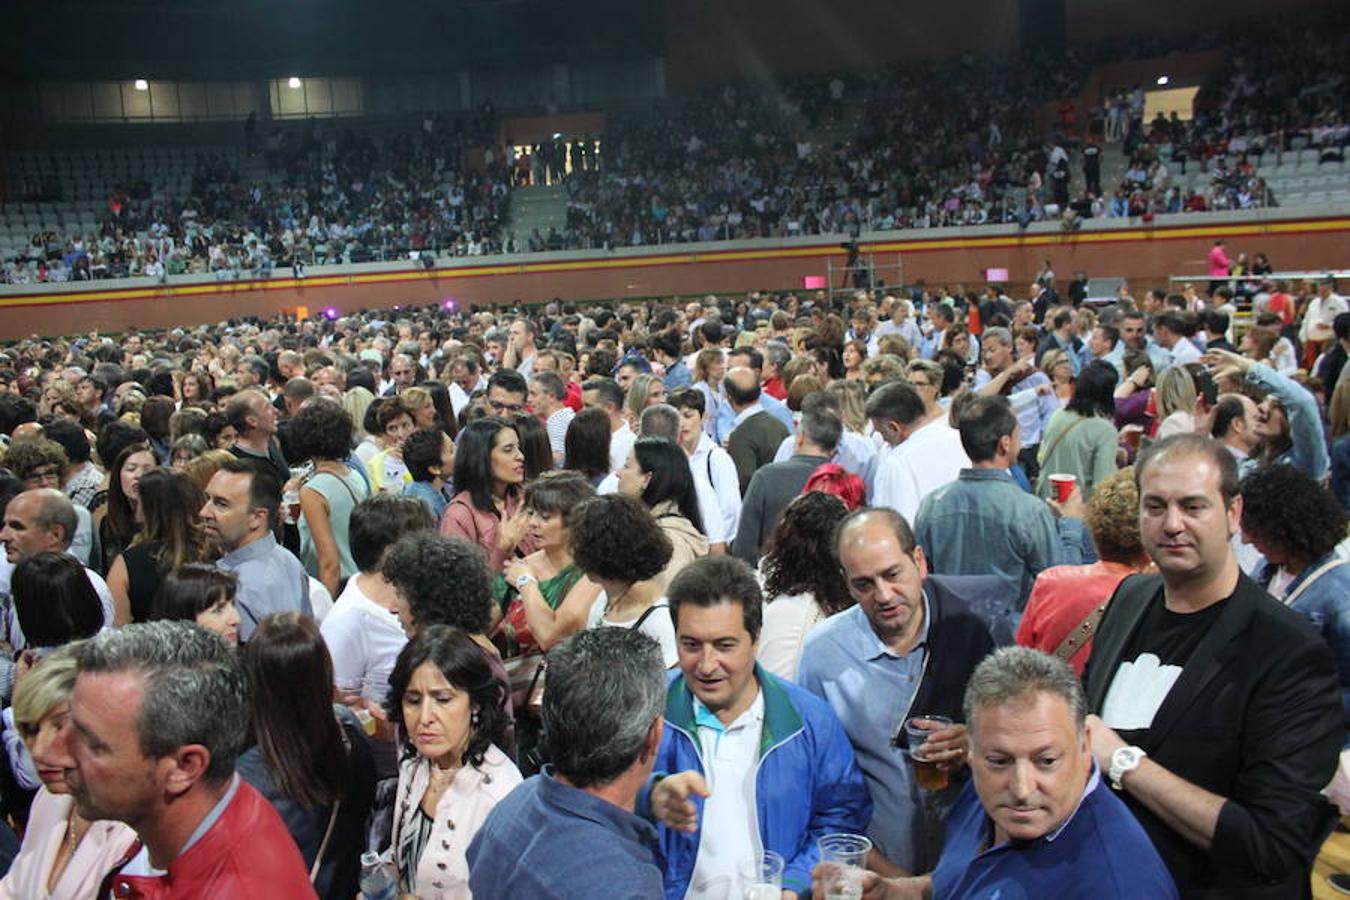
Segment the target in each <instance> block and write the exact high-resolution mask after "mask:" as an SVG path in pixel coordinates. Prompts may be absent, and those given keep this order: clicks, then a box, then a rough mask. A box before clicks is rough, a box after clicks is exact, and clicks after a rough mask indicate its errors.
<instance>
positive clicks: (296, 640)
mask: <svg viewBox="0 0 1350 900" xmlns="http://www.w3.org/2000/svg"><path fill="white" fill-rule="evenodd" d="M241 652H242V655H243V664H244V675H245V676H246V677H247V679H248V693H249V737H250V739H251V741H250V742H251V743H252V746H251V747H250V748H249V749H247V750H245V751H244V752H243V753H242V754H241V755H240V757H239V761H238V763H237V764H236V768H237V770H238V772H239V775H240V777H242V778H243V779H244V780H245V781H247V782H248V783H249V784H251V785H253V787H255V788H257V789H258V791H259V792H260V793H261V794H262V795H263V796H264V797H266V798H267V799H268V800H269V801H270V802H271V803H272V805H273V806H274V807H276V810H277V812H278V813H279V814H280V815H281V818H282V821H284V822H285V823H286V829H287V830H288V831H289V832H290V833H291V837H292V838H294V839H295V843H296V846H297V847H299V849H300V855H301V856H303V857H304V859H305V865H306V866H308V867H310V880H311V881H312V882H313V883H314V889H315V892H316V893H317V894H318V895H319V896H320V897H331V898H342V900H346V898H349V897H353V896H355V895H356V892H357V890H358V889H359V882H360V878H361V865H360V856H361V851H362V850H363V849H364V848H365V843H366V834H365V822H366V815H367V814H368V813H369V812H370V804H371V801H372V800H373V798H374V794H375V767H374V764H373V763H372V762H371V758H370V749H369V748H368V747H367V746H366V741H365V735H364V733H363V731H362V729H361V725H360V723H359V722H358V721H357V720H356V717H355V716H354V715H352V714H351V712H350V711H348V710H347V708H346V707H345V706H341V705H335V704H334V703H333V662H332V660H331V659H330V658H329V656H328V648H327V647H325V646H324V642H323V638H322V637H320V635H319V626H318V625H317V624H315V622H314V620H313V619H311V618H310V617H309V616H303V615H301V614H299V613H278V614H276V615H272V616H268V617H267V618H265V619H263V620H262V621H261V622H259V623H258V627H257V629H256V630H255V631H254V632H253V635H252V637H250V638H249V641H248V643H247V644H245V645H244V648H243V650H242V651H241Z"/></svg>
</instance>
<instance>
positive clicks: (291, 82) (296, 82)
mask: <svg viewBox="0 0 1350 900" xmlns="http://www.w3.org/2000/svg"><path fill="white" fill-rule="evenodd" d="M286 86H287V87H289V88H291V89H292V90H294V89H296V88H298V87H300V79H299V78H297V77H296V76H294V75H292V76H291V77H290V78H287V79H286Z"/></svg>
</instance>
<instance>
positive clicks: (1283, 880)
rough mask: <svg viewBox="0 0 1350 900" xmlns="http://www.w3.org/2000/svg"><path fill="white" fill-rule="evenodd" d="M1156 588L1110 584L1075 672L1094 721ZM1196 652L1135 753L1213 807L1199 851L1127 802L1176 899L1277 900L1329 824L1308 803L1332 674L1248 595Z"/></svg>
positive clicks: (1156, 597)
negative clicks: (1212, 824) (1219, 802)
mask: <svg viewBox="0 0 1350 900" xmlns="http://www.w3.org/2000/svg"><path fill="white" fill-rule="evenodd" d="M1161 588H1162V578H1161V576H1159V575H1132V576H1130V577H1129V578H1126V579H1125V580H1124V581H1123V582H1121V584H1120V586H1119V587H1118V588H1116V592H1115V594H1114V595H1113V596H1112V599H1111V602H1110V605H1109V606H1108V607H1107V610H1106V614H1105V616H1103V618H1102V621H1101V624H1100V625H1099V626H1098V628H1097V633H1096V636H1095V638H1094V640H1093V644H1092V656H1091V657H1090V658H1089V660H1088V664H1087V669H1086V671H1085V673H1084V681H1085V683H1086V687H1087V699H1088V709H1089V710H1090V711H1091V712H1100V711H1101V708H1102V703H1103V701H1104V700H1105V698H1106V692H1107V690H1108V689H1109V688H1110V686H1111V681H1112V679H1113V678H1114V677H1115V674H1116V670H1117V668H1119V666H1120V664H1121V662H1122V659H1121V656H1122V654H1123V653H1124V652H1125V647H1126V644H1127V643H1128V642H1129V639H1130V637H1131V635H1132V634H1133V633H1134V632H1135V630H1136V629H1137V628H1138V626H1139V623H1140V621H1141V620H1142V619H1143V616H1144V613H1145V611H1146V610H1147V609H1148V608H1149V606H1150V604H1153V603H1161V602H1163V601H1162V593H1161ZM1224 602H1225V608H1224V610H1223V611H1222V612H1221V613H1220V614H1219V617H1218V618H1217V619H1216V620H1215V621H1214V623H1213V625H1212V626H1211V628H1210V631H1209V633H1208V634H1207V635H1206V636H1205V637H1204V639H1203V640H1202V641H1201V642H1200V645H1199V647H1197V648H1196V650H1195V653H1194V654H1193V655H1192V657H1191V659H1190V660H1189V661H1188V662H1187V663H1186V666H1185V668H1184V669H1183V670H1182V673H1181V676H1180V677H1179V678H1178V679H1177V681H1176V684H1174V685H1173V686H1172V690H1171V691H1170V692H1169V693H1168V695H1167V698H1166V699H1165V700H1164V701H1163V704H1162V706H1161V707H1159V709H1158V712H1157V715H1156V716H1154V719H1153V725H1152V726H1151V727H1150V728H1149V731H1148V735H1147V737H1146V738H1144V739H1143V740H1142V741H1141V742H1140V746H1141V747H1142V748H1143V749H1144V750H1145V751H1146V752H1147V753H1148V755H1149V757H1150V758H1151V759H1153V760H1154V761H1155V762H1157V763H1158V764H1159V765H1161V766H1163V767H1164V768H1165V769H1167V770H1168V771H1170V772H1172V773H1174V774H1175V775H1178V776H1179V777H1181V778H1184V779H1186V780H1187V781H1189V782H1191V783H1192V784H1195V785H1197V786H1199V787H1201V788H1204V789H1205V790H1207V791H1210V792H1212V793H1215V794H1218V795H1220V796H1222V797H1225V798H1227V801H1228V802H1227V803H1225V804H1224V806H1223V809H1222V811H1221V812H1220V813H1219V821H1218V826H1217V828H1216V831H1215V835H1214V841H1213V843H1212V846H1211V848H1210V850H1209V851H1208V852H1206V851H1204V850H1201V849H1200V848H1198V847H1196V846H1194V845H1193V844H1191V843H1189V842H1187V841H1186V840H1185V839H1184V838H1182V837H1181V836H1180V835H1178V834H1177V833H1176V832H1175V831H1173V830H1172V829H1171V828H1170V827H1168V826H1167V825H1165V824H1164V823H1163V822H1162V820H1160V819H1159V818H1157V817H1156V816H1154V815H1153V814H1152V813H1151V812H1150V811H1149V810H1148V809H1146V808H1145V807H1144V806H1143V804H1141V803H1139V802H1137V801H1136V800H1135V799H1134V797H1133V796H1132V795H1131V794H1130V793H1129V792H1128V791H1123V792H1122V799H1124V800H1125V802H1126V803H1127V804H1128V805H1129V807H1130V809H1131V810H1133V811H1134V813H1135V815H1137V816H1138V817H1139V821H1140V822H1141V823H1142V824H1143V826H1144V828H1145V830H1146V831H1148V833H1149V837H1151V838H1152V839H1153V843H1154V845H1155V846H1157V848H1158V852H1159V853H1160V854H1161V855H1162V857H1163V860H1164V861H1165V862H1166V863H1167V866H1168V868H1169V869H1171V871H1172V875H1173V877H1174V878H1175V879H1176V882H1177V888H1178V890H1180V892H1181V894H1182V896H1184V897H1225V898H1230V897H1231V898H1276V897H1279V898H1289V897H1306V896H1310V894H1309V879H1308V873H1309V870H1310V869H1311V868H1312V862H1313V859H1314V858H1315V857H1316V855H1317V851H1318V849H1319V848H1320V847H1321V844H1322V841H1323V839H1325V837H1326V836H1327V834H1328V833H1329V831H1330V829H1331V826H1332V824H1333V823H1334V822H1335V816H1336V812H1335V808H1334V807H1332V806H1331V804H1329V803H1328V802H1327V801H1326V800H1325V799H1324V798H1323V797H1322V796H1321V794H1320V793H1319V792H1320V791H1321V789H1322V788H1323V787H1325V786H1326V785H1327V783H1328V782H1329V781H1330V780H1331V776H1332V774H1333V773H1334V772H1335V770H1336V764H1337V760H1338V758H1339V755H1340V749H1341V740H1342V730H1341V705H1340V693H1339V688H1338V681H1337V676H1336V664H1335V662H1334V660H1333V658H1332V655H1331V650H1330V649H1329V648H1328V647H1327V645H1326V643H1325V642H1324V641H1323V640H1322V638H1321V636H1319V635H1318V634H1317V632H1315V631H1313V629H1312V628H1311V627H1310V626H1309V625H1308V623H1307V622H1306V621H1304V620H1303V618H1302V617H1301V616H1299V615H1298V614H1297V613H1295V612H1293V611H1292V610H1290V609H1288V608H1286V607H1285V606H1283V605H1281V604H1280V603H1279V602H1278V601H1276V600H1274V599H1273V598H1272V597H1271V596H1270V595H1269V594H1267V593H1266V592H1265V591H1263V590H1262V589H1261V587H1260V586H1259V585H1257V584H1256V582H1254V581H1252V580H1251V579H1249V578H1247V577H1246V576H1245V575H1243V576H1240V578H1239V581H1238V586H1237V590H1236V591H1235V592H1234V593H1233V596H1232V597H1230V598H1229V599H1228V600H1226V601H1224Z"/></svg>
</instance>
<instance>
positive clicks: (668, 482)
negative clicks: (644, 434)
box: [619, 438, 708, 587]
mask: <svg viewBox="0 0 1350 900" xmlns="http://www.w3.org/2000/svg"><path fill="white" fill-rule="evenodd" d="M619 493H621V494H626V495H628V496H629V497H636V498H638V499H639V500H641V501H642V502H643V503H644V504H646V506H647V508H648V509H649V510H651V512H652V517H653V518H655V519H656V524H657V525H659V526H660V528H661V530H662V531H664V532H665V534H666V537H668V538H670V542H671V544H672V546H673V548H674V552H673V553H672V554H671V557H670V562H669V563H668V564H667V565H666V567H665V569H664V570H663V571H662V572H661V574H660V575H659V576H657V581H659V582H660V583H661V585H662V587H664V586H665V585H667V584H669V583H670V579H672V578H674V577H675V573H677V572H679V571H680V569H682V568H684V567H685V566H686V565H688V564H689V563H691V562H693V561H694V560H695V559H698V558H699V557H700V556H707V555H708V538H707V537H706V536H705V535H704V533H703V518H702V516H701V515H700V514H699V510H698V494H697V493H696V492H695V490H694V476H693V473H692V472H690V471H689V458H688V457H686V456H685V455H684V451H683V450H681V449H680V448H679V447H677V446H675V445H674V444H672V443H671V442H670V441H666V440H662V439H660V438H640V439H639V440H638V441H637V443H635V444H634V445H633V450H632V452H631V453H629V455H628V462H627V463H625V464H624V467H623V468H622V469H620V470H619Z"/></svg>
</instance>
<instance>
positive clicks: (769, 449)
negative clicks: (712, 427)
mask: <svg viewBox="0 0 1350 900" xmlns="http://www.w3.org/2000/svg"><path fill="white" fill-rule="evenodd" d="M722 387H723V390H725V391H726V394H727V402H728V403H730V405H731V409H732V412H734V413H735V414H736V419H735V424H734V425H733V427H732V429H731V434H730V436H728V437H727V453H729V454H731V461H732V462H734V463H735V464H736V476H737V478H738V479H739V480H740V483H741V495H742V496H744V495H745V491H746V488H748V487H749V486H750V479H751V478H752V477H754V474H755V472H757V471H759V469H760V467H761V466H765V465H768V464H769V463H771V462H773V457H774V454H775V453H777V452H778V445H779V444H781V443H782V442H783V438H785V437H787V436H788V430H787V426H785V425H784V424H783V423H782V422H780V421H778V420H777V419H776V418H774V416H773V415H772V414H771V413H769V412H767V411H766V410H765V409H764V406H763V404H762V403H761V402H760V391H759V376H758V375H756V374H755V371H754V370H753V369H750V368H747V367H746V366H737V367H735V368H732V369H728V370H727V374H726V376H725V377H724V378H723V379H722Z"/></svg>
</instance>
